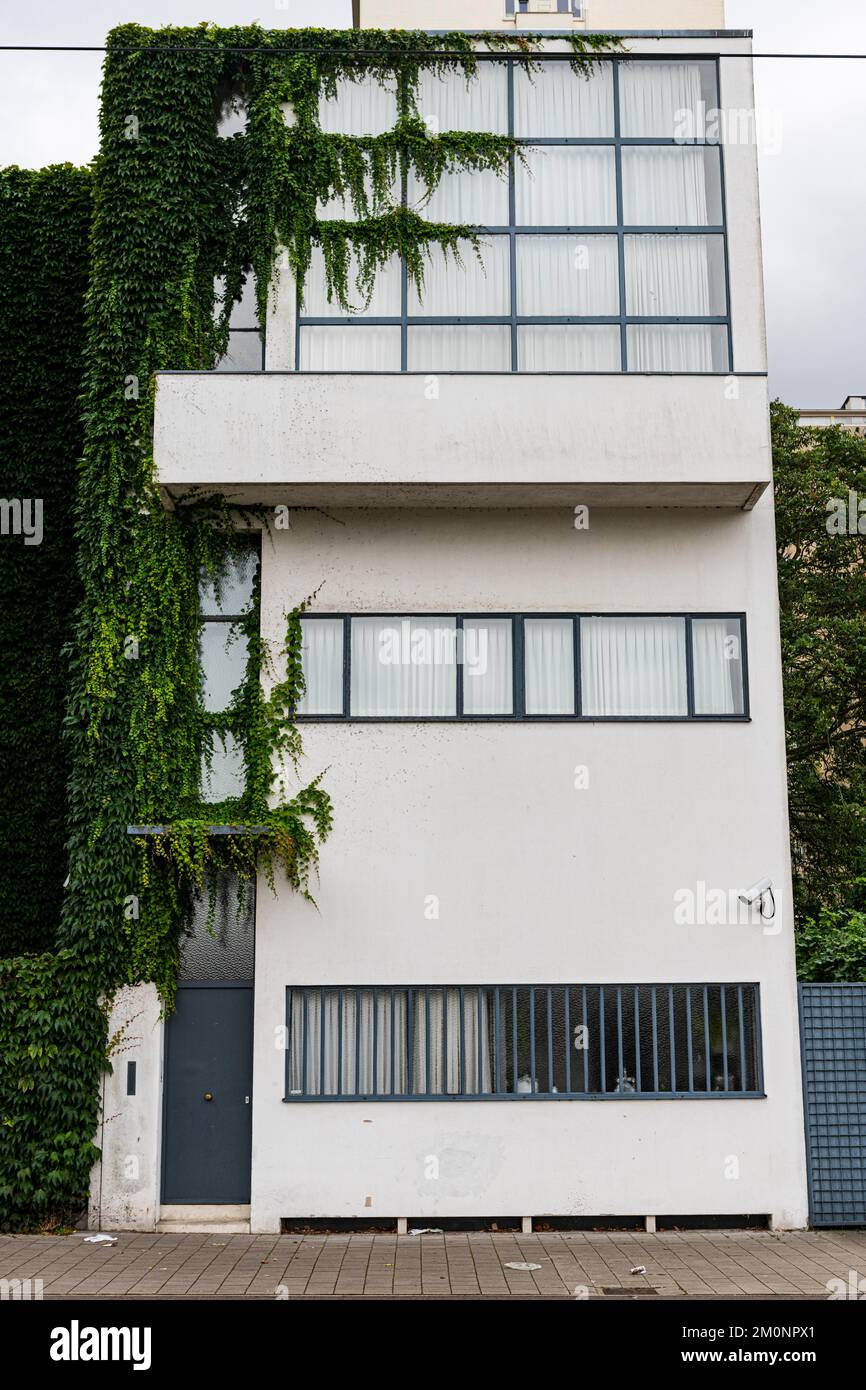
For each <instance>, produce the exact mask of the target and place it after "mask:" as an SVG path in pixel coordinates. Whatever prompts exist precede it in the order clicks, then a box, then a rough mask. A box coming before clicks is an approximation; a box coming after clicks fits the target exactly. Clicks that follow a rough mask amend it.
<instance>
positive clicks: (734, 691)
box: [692, 618, 744, 714]
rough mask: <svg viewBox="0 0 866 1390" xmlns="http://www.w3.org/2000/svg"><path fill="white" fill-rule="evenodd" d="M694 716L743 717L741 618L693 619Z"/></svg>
mask: <svg viewBox="0 0 866 1390" xmlns="http://www.w3.org/2000/svg"><path fill="white" fill-rule="evenodd" d="M692 659H693V661H694V677H695V714H742V713H743V708H744V706H743V634H742V627H741V624H740V620H739V618H694V619H693V620H692Z"/></svg>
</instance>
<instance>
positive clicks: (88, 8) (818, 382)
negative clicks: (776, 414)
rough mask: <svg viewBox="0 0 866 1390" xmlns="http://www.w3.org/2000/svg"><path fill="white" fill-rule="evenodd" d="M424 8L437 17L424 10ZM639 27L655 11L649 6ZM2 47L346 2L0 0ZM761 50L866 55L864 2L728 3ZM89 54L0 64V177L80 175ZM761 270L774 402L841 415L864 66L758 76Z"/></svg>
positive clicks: (849, 359) (20, 57) (865, 289)
mask: <svg viewBox="0 0 866 1390" xmlns="http://www.w3.org/2000/svg"><path fill="white" fill-rule="evenodd" d="M431 8H432V7H431ZM646 8H647V26H648V27H649V26H650V25H651V18H650V16H651V12H652V0H646ZM0 16H2V23H0V42H2V43H4V44H74V45H79V44H101V43H103V42H104V39H105V34H106V33H107V31H108V30H109V29H111V28H113V27H114V26H115V25H116V24H123V23H127V22H129V21H136V22H138V23H141V24H148V25H153V26H157V25H160V24H169V23H170V24H195V23H198V22H199V21H200V20H201V19H203V18H207V19H209V20H213V21H215V22H217V23H223V24H245V23H251V22H252V21H254V20H258V21H259V23H261V24H263V25H266V26H272V27H274V28H278V27H282V26H286V27H297V26H301V25H305V24H317V25H320V26H322V27H337V26H339V25H343V24H345V25H348V24H349V23H350V22H351V19H350V16H351V3H350V0H87V2H86V4H75V3H70V0H40V3H39V4H38V5H34V4H26V3H24V0H0ZM727 22H728V26H729V27H730V28H736V29H754V31H755V50H756V52H785V53H808V52H812V51H818V52H823V53H829V52H840V53H866V5H864V4H863V0H822V3H820V4H816V3H815V0H727ZM101 61H102V57H101V55H100V54H97V53H0V72H2V80H0V165H5V164H19V165H21V166H23V167H38V166H41V165H44V164H55V163H60V162H63V161H66V160H69V161H71V162H72V163H75V164H86V163H87V162H88V161H89V160H90V159H91V158H92V157H93V155H94V154H95V152H96V144H97V102H98V93H99V78H100V64H101ZM756 81H757V102H756V105H757V108H758V111H759V113H761V114H762V115H763V117H764V121H765V138H764V140H763V142H762V148H761V152H760V161H761V202H762V215H763V233H764V269H765V277H766V286H767V317H768V332H769V344H770V377H771V381H770V384H771V389H772V391H773V392H774V394H776V395H779V396H781V397H782V398H783V399H784V400H787V401H789V402H791V403H792V404H796V405H800V406H813V407H815V406H838V405H840V404H841V402H842V400H843V399H844V397H845V396H847V395H849V394H860V393H862V392H864V391H866V269H864V226H866V61H864V62H860V63H842V62H815V61H811V62H795V61H788V62H781V61H777V60H771V61H759V62H758V63H757V64H756Z"/></svg>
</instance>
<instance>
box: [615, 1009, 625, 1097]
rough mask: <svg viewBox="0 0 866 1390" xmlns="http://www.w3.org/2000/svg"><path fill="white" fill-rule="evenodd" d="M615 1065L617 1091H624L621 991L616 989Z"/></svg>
mask: <svg viewBox="0 0 866 1390" xmlns="http://www.w3.org/2000/svg"><path fill="white" fill-rule="evenodd" d="M616 1064H617V1067H618V1068H619V1070H618V1072H617V1077H616V1084H617V1090H623V1089H624V1082H625V1067H624V1066H623V1060H622V989H621V987H620V986H619V985H617V987H616Z"/></svg>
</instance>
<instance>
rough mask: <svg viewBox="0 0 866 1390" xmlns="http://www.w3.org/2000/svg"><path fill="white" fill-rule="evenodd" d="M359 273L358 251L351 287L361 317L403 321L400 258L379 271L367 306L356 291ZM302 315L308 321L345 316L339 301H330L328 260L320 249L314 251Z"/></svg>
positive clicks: (352, 263) (351, 258)
mask: <svg viewBox="0 0 866 1390" xmlns="http://www.w3.org/2000/svg"><path fill="white" fill-rule="evenodd" d="M357 271H358V261H357V257H356V256H355V254H354V252H351V253H350V255H349V268H348V280H347V283H348V286H349V302H350V304H351V306H352V308H353V309H355V310H356V311H357V313H358V315H360V316H361V317H372V318H399V316H400V261H399V259H398V258H397V257H396V256H392V258H391V260H390V261H389V262H388V264H387V265H384V266H382V267H381V268H380V269H379V270H377V271H376V279H375V282H374V285H373V293H372V296H371V298H370V303H369V304H365V303H364V300H363V297H362V296H361V295H360V294H359V293H358V291H357V290H356V288H355V282H356V276H357ZM301 314H302V316H303V317H304V318H310V319H320V318H329V317H331V316H332V315H333V316H334V317H338V318H339V317H343V314H344V310H343V309H342V308H341V306H340V305H339V304H338V303H337V300H336V298H333V299H331V300H329V299H328V288H327V281H326V279H325V258H324V256H323V255H322V252H321V250H320V249H319V248H318V247H314V248H313V254H312V258H311V260H310V268H309V270H308V271H307V276H306V280H305V282H304V302H303V304H302V305H301Z"/></svg>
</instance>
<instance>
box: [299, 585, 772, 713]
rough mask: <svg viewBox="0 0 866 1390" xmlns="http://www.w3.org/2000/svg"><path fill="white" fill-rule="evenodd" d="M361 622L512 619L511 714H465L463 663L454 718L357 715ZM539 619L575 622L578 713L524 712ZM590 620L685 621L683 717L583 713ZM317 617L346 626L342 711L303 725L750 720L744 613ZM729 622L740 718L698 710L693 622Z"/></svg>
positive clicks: (308, 618)
mask: <svg viewBox="0 0 866 1390" xmlns="http://www.w3.org/2000/svg"><path fill="white" fill-rule="evenodd" d="M353 617H358V618H379V619H387V620H389V621H390V620H393V621H394V622H402V621H404V620H406V619H413V618H424V619H431V620H437V619H438V620H441V621H442V622H456V625H457V631H458V633H459V632H460V630H461V629H462V627H463V624H464V622H465V621H472V622H476V623H477V622H483V621H485V620H486V621H490V622H498V621H500V620H502V619H505V620H506V621H510V622H511V624H512V632H511V659H512V710H511V713H509V714H504V713H503V714H467V713H465V712H464V708H463V686H464V673H463V666H462V664H461V663H460V662H456V663H455V681H456V692H457V693H456V714H372V715H363V714H353V713H352V708H351V701H352V619H353ZM535 618H543V619H546V618H551V619H565V620H567V621H570V622H571V623H572V624H573V629H574V636H573V643H574V645H573V653H574V681H575V709H574V713H569V714H527V713H526V663H525V651H526V644H525V634H524V624H525V622H526V621H527V620H530V621H531V620H532V619H535ZM586 618H675V619H682V620H683V622H684V624H685V655H686V697H687V712H686V713H685V714H681V715H680V714H584V713H583V710H582V687H581V630H580V625H581V622H582V620H584V619H586ZM319 619H324V620H327V621H334V620H338V621H340V622H342V624H343V709H342V712H341V713H336V714H304V713H302V712H299V713H298V715H297V718H298V719H299V720H304V721H305V722H310V723H312V722H316V723H326V724H327V723H346V722H351V723H358V724H382V723H395V722H396V723H400V722H403V723H416V724H417V723H420V724H425V723H446V724H447V723H451V724H454V723H482V724H483V723H488V724H489V723H494V724H495V723H507V724H513V723H533V724H536V723H541V724H543V723H554V724H562V723H566V724H570V723H593V724H597V723H620V724H646V723H667V724H683V723H698V724H708V723H724V724H731V723H733V724H742V723H747V722H749V720H750V719H751V711H750V706H749V660H748V634H747V623H746V614H745V613H743V612H739V613H737V612H713V613H706V612H699V613H698V612H696V613H682V612H679V613H672V612H665V613H661V612H659V613H655V612H653V613H646V612H644V613H610V612H607V613H597V612H594V613H567V612H561V611H560V612H526V613H491V612H485V613H478V612H465V613H456V614H455V613H453V612H452V613H422V612H419V611H414V612H411V613H409V612H406V611H403V612H399V613H384V612H376V613H357V614H351V613H345V612H344V613H333V612H331V613H318V612H315V613H305V614H304V617H303V619H302V621H303V622H305V623H306V622H316V621H317V620H319ZM707 619H710V620H716V619H718V620H725V621H730V622H736V623H739V625H740V661H741V663H742V686H743V710H742V713H739V714H702V713H699V712H696V710H695V678H694V672H695V661H694V642H693V624H694V623H695V622H700V621H702V620H707Z"/></svg>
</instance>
